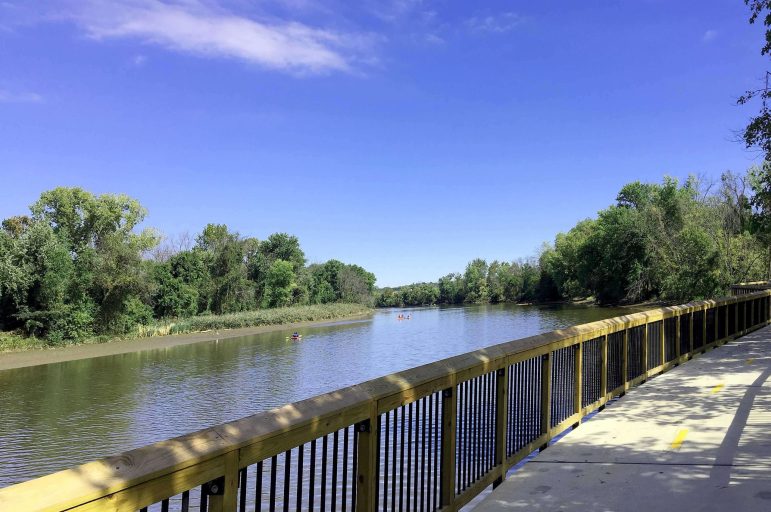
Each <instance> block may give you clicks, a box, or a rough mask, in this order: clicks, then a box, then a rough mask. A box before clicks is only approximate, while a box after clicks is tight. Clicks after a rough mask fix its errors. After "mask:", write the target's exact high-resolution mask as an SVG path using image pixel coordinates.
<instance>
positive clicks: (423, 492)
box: [420, 398, 427, 512]
mask: <svg viewBox="0 0 771 512" xmlns="http://www.w3.org/2000/svg"><path fill="white" fill-rule="evenodd" d="M420 401H421V402H422V403H423V413H422V415H421V416H422V417H421V419H422V420H423V423H422V425H421V429H420V512H424V510H425V498H426V489H425V485H426V401H427V399H426V398H423V399H421V400H420Z"/></svg>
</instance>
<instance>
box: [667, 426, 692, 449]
mask: <svg viewBox="0 0 771 512" xmlns="http://www.w3.org/2000/svg"><path fill="white" fill-rule="evenodd" d="M687 435H688V429H687V428H684V429H681V430H679V431H678V432H677V435H676V436H675V440H674V441H672V444H671V445H670V446H671V447H672V449H673V450H679V449H680V447H681V446H682V445H683V441H685V436H687Z"/></svg>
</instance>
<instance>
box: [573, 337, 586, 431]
mask: <svg viewBox="0 0 771 512" xmlns="http://www.w3.org/2000/svg"><path fill="white" fill-rule="evenodd" d="M583 339H584V336H581V337H579V338H578V343H576V344H575V345H574V346H575V358H574V361H573V373H575V380H574V382H575V389H574V390H573V412H574V413H576V414H580V413H581V400H582V395H583V391H584V390H583V389H582V388H583V383H584V379H583V375H582V372H583V366H584V342H583ZM580 423H581V419H580V417H579V419H578V421H576V422H575V423H573V428H576V427H577V426H578V425H579V424H580Z"/></svg>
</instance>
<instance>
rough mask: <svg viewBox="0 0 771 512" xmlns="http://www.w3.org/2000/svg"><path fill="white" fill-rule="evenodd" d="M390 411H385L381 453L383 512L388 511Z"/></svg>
mask: <svg viewBox="0 0 771 512" xmlns="http://www.w3.org/2000/svg"><path fill="white" fill-rule="evenodd" d="M390 420H391V413H390V412H386V413H385V421H384V422H383V423H384V424H385V446H384V447H385V454H384V455H383V512H387V511H388V456H389V455H390V454H389V453H388V441H389V437H390V435H391V421H390Z"/></svg>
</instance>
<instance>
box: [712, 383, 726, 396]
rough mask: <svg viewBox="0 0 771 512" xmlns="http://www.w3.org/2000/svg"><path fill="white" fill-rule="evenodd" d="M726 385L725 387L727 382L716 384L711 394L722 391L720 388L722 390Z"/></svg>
mask: <svg viewBox="0 0 771 512" xmlns="http://www.w3.org/2000/svg"><path fill="white" fill-rule="evenodd" d="M724 387H725V384H722V383H721V384H718V385H717V386H715V387H714V388H712V391H711V394H713V395H714V394H715V393H719V392H720V390H722V389H723V388H724Z"/></svg>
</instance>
